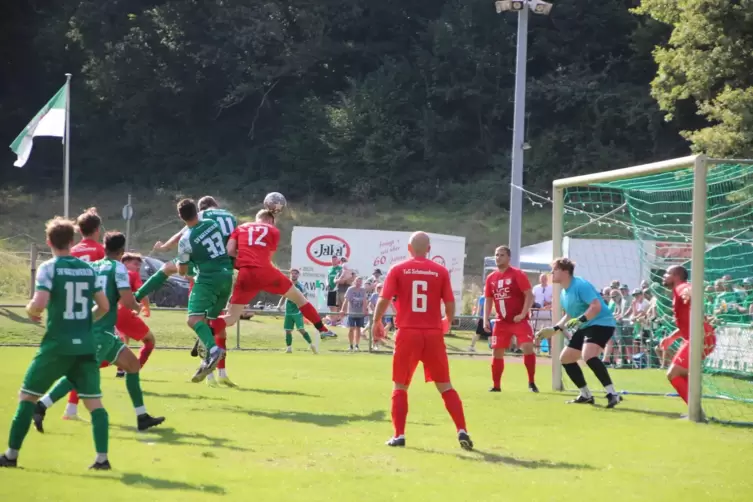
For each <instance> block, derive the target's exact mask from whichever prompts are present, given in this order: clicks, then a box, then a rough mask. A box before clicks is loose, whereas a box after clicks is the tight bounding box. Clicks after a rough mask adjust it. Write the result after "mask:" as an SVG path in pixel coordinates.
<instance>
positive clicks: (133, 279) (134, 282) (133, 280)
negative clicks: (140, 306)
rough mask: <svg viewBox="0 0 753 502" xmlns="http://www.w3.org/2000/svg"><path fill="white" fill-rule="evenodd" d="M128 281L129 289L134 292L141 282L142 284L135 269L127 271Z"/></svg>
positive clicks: (139, 275)
mask: <svg viewBox="0 0 753 502" xmlns="http://www.w3.org/2000/svg"><path fill="white" fill-rule="evenodd" d="M128 282H129V283H130V285H131V291H133V292H134V293H135V292H136V291H138V290H139V288H140V287H141V285H142V284H144V283H143V282H142V281H141V274H140V273H139V272H137V271H136V270H129V271H128Z"/></svg>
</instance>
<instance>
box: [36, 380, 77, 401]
mask: <svg viewBox="0 0 753 502" xmlns="http://www.w3.org/2000/svg"><path fill="white" fill-rule="evenodd" d="M71 391H73V384H72V383H71V381H70V380H68V379H67V378H65V377H63V378H61V379H60V380H58V381H57V383H55V386H54V387H53V388H52V390H51V391H50V392H49V393H48V394H47V396H45V397H49V398H50V401H52V402H53V403H57V402H58V401H60V400H61V399H63V397H65V395H66V394H68V393H69V392H71ZM73 392H75V391H73ZM42 400H43V401H44V398H42ZM69 401H70V399H69ZM77 402H78V399H76V403H77ZM44 405H45V406H47V402H46V401H45V403H44Z"/></svg>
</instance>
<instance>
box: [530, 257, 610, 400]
mask: <svg viewBox="0 0 753 502" xmlns="http://www.w3.org/2000/svg"><path fill="white" fill-rule="evenodd" d="M574 272H575V263H574V262H573V261H571V260H570V259H569V258H557V259H556V260H554V263H552V282H553V283H555V284H559V285H560V286H561V287H562V290H561V291H560V302H561V306H562V308H563V310H564V311H565V316H564V317H563V318H562V319H560V321H559V322H558V323H557V324H556V325H554V326H553V327H552V328H545V329H544V330H541V331H540V332H539V333H541V334H544V332H546V334H551V333H553V332H555V331H563V330H564V329H567V330H568V331H571V332H572V337H571V338H570V341H569V343H568V345H567V347H565V348H564V349H563V350H562V353H561V354H560V362H561V363H562V367H563V368H565V371H566V372H567V375H568V376H569V377H570V380H572V381H573V383H574V384H575V386H576V387H578V389H579V390H580V395H579V396H578V397H577V399H574V400H572V401H568V402H570V403H577V404H583V403H586V404H594V397H593V395H592V394H591V391H590V390H589V389H588V386H587V385H586V379H585V377H584V376H583V371H582V370H581V369H580V366H578V359H580V358H581V356H582V357H583V360H584V361H585V362H586V364H587V365H588V367H589V368H591V371H593V372H594V375H596V378H598V379H599V381H600V382H601V384H602V385H603V386H604V389H605V390H606V391H607V408H614V407H615V406H616V405H617V404H618V403H619V402H620V401H622V398H621V397H620V396H619V395H618V394H617V392H616V391H615V390H614V385H612V379H611V377H610V376H609V371H608V370H607V367H606V366H604V363H603V362H602V360H601V359H599V355H600V354H601V352H602V350H604V347H605V346H606V344H607V342H608V341H609V339H610V338H612V336H613V335H614V329H615V326H616V325H617V323H616V322H615V320H614V316H612V313H611V312H610V311H609V307H607V304H606V303H605V302H604V299H603V298H602V297H601V295H600V294H599V292H598V291H597V290H596V288H595V287H594V286H593V284H591V283H590V282H588V281H586V280H585V279H583V278H582V277H578V276H573V273H574Z"/></svg>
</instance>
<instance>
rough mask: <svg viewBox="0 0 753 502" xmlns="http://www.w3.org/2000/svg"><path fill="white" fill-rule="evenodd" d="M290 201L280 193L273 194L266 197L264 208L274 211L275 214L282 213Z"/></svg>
mask: <svg viewBox="0 0 753 502" xmlns="http://www.w3.org/2000/svg"><path fill="white" fill-rule="evenodd" d="M287 204H288V201H286V200H285V196H284V195H282V194H281V193H280V192H271V193H268V194H267V196H266V197H264V207H265V208H267V209H269V210H270V211H272V212H273V213H275V214H277V213H281V212H282V210H283V209H285V206H286V205H287Z"/></svg>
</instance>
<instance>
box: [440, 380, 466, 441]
mask: <svg viewBox="0 0 753 502" xmlns="http://www.w3.org/2000/svg"><path fill="white" fill-rule="evenodd" d="M442 399H443V400H444V407H445V408H447V412H448V413H449V414H450V416H451V417H452V421H453V422H455V427H456V428H457V430H458V431H460V430H466V428H465V413H463V401H461V400H460V396H459V395H458V393H457V391H456V390H455V389H450V390H448V391H445V392H442Z"/></svg>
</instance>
